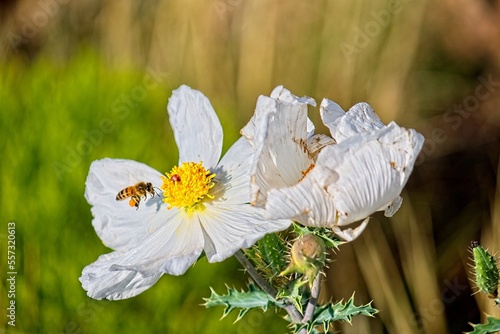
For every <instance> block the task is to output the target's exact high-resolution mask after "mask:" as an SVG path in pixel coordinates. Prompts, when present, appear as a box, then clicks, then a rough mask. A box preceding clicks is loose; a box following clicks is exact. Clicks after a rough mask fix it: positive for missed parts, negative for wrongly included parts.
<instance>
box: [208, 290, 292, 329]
mask: <svg viewBox="0 0 500 334" xmlns="http://www.w3.org/2000/svg"><path fill="white" fill-rule="evenodd" d="M210 291H211V294H210V297H208V298H203V299H204V300H205V303H204V304H203V305H204V306H205V307H207V308H208V307H213V306H224V312H223V314H222V317H223V318H224V317H225V316H226V315H228V314H229V313H230V312H231V311H232V310H234V309H240V312H239V313H238V317H237V318H236V320H235V322H236V321H238V320H240V319H241V318H242V317H243V316H244V315H245V314H246V313H247V312H248V311H249V310H250V309H253V308H261V309H262V310H264V311H266V310H267V308H268V307H269V305H276V306H279V307H282V304H281V303H280V302H278V301H276V300H274V299H273V298H272V297H271V296H269V295H268V294H267V293H265V292H264V291H262V290H260V289H259V288H257V287H256V286H255V285H254V284H252V283H249V284H248V291H243V290H242V291H237V290H236V289H234V288H230V287H228V288H227V294H226V295H219V294H217V293H216V292H215V291H214V290H213V289H212V288H210Z"/></svg>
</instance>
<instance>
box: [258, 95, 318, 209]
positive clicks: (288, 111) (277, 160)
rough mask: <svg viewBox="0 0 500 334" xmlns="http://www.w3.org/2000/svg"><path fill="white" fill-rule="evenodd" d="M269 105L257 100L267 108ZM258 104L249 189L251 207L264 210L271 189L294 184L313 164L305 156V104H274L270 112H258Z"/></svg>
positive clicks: (278, 102)
mask: <svg viewBox="0 0 500 334" xmlns="http://www.w3.org/2000/svg"><path fill="white" fill-rule="evenodd" d="M273 93H274V92H273ZM271 101H272V99H271V98H268V97H262V96H261V97H260V98H259V103H262V104H264V105H266V106H269V105H270V104H272V103H271ZM259 103H258V104H257V110H256V114H259V115H260V117H259V120H260V122H259V124H258V125H257V126H256V132H255V136H254V149H255V155H254V160H253V163H252V168H251V171H250V177H251V184H250V189H251V203H252V204H253V205H256V206H263V205H264V203H265V201H266V197H267V192H268V191H269V190H270V189H272V188H281V187H286V186H290V185H292V184H295V183H297V182H298V181H299V180H300V179H301V178H302V175H303V174H302V172H303V171H305V170H306V169H307V168H308V167H309V166H310V164H311V163H312V161H311V159H310V158H309V156H308V153H307V138H308V134H307V104H305V103H299V102H298V101H297V100H296V101H295V102H293V103H289V102H280V101H276V102H275V105H274V107H273V108H267V109H265V110H259V105H260V104H259ZM258 112H259V113H258Z"/></svg>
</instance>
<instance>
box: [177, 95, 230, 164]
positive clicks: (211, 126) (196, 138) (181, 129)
mask: <svg viewBox="0 0 500 334" xmlns="http://www.w3.org/2000/svg"><path fill="white" fill-rule="evenodd" d="M167 109H168V113H169V115H170V124H171V125H172V129H173V131H174V137H175V142H176V143H177V147H178V148H179V164H180V163H182V162H200V161H203V165H204V166H205V167H206V168H209V169H210V168H214V167H215V166H216V165H217V162H218V161H219V158H220V155H221V152H222V126H221V124H220V122H219V119H218V118H217V115H216V114H215V111H214V109H213V107H212V105H211V104H210V101H209V100H208V98H207V97H206V96H205V95H203V94H202V93H201V92H199V91H197V90H194V89H191V88H189V87H188V86H185V85H182V86H180V87H179V88H178V89H176V90H174V91H173V92H172V97H171V98H170V99H169V101H168V106H167Z"/></svg>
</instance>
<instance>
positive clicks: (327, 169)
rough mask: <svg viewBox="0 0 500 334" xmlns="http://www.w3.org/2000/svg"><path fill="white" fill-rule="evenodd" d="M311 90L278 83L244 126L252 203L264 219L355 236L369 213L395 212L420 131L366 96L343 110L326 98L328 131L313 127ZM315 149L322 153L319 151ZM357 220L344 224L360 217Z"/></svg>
mask: <svg viewBox="0 0 500 334" xmlns="http://www.w3.org/2000/svg"><path fill="white" fill-rule="evenodd" d="M307 104H311V105H314V104H315V103H314V101H313V100H312V99H309V98H298V97H296V96H294V95H292V94H291V93H290V92H289V91H288V90H286V89H284V88H283V87H281V86H279V87H277V88H276V89H275V90H274V91H273V92H272V93H271V96H270V97H265V96H261V97H260V98H259V100H258V102H257V107H256V110H255V115H254V117H253V118H252V120H251V121H250V122H249V124H248V125H247V126H246V127H245V128H243V129H242V134H243V135H244V136H245V137H246V138H247V139H248V140H249V141H250V143H251V144H252V145H253V146H254V149H255V152H256V153H255V156H254V161H253V164H252V169H251V173H250V174H251V193H252V204H253V205H255V206H259V207H263V208H265V210H266V214H265V217H266V218H268V219H285V218H286V219H293V220H296V221H298V222H299V223H301V224H303V225H307V226H313V227H328V228H331V229H332V230H333V232H335V233H336V234H337V235H338V236H340V237H342V238H343V239H345V240H346V241H352V240H354V239H355V238H357V237H358V236H359V235H360V234H361V233H362V231H363V230H364V228H365V227H366V225H367V223H368V220H369V218H368V217H369V215H371V214H372V213H374V212H375V211H385V215H386V216H392V215H393V214H394V213H395V212H396V211H397V210H398V208H399V206H400V205H401V201H402V200H401V197H400V196H399V195H400V193H401V190H402V189H403V187H404V185H405V184H406V182H407V180H408V178H409V176H410V174H411V172H412V169H413V165H414V163H415V160H416V158H417V155H418V153H419V151H420V149H421V147H422V144H423V141H424V138H423V136H422V135H420V134H419V133H418V132H416V131H415V130H412V129H404V128H401V127H399V126H398V125H397V124H396V123H393V122H392V123H390V124H389V125H387V126H385V125H384V124H383V123H382V122H381V121H380V119H379V118H378V116H377V115H376V114H375V113H374V111H373V109H372V108H371V107H370V106H369V105H368V104H367V103H358V104H356V105H355V106H353V107H352V108H351V109H350V110H349V111H348V112H347V113H346V112H344V110H342V108H341V107H340V106H339V105H338V104H336V103H335V102H333V101H330V100H327V99H324V100H323V101H322V103H321V107H320V112H321V117H322V120H323V122H324V123H325V125H326V126H327V127H328V128H329V129H330V132H331V136H332V138H330V137H327V136H324V135H312V131H311V130H312V127H311V126H310V125H309V126H308V125H307V124H308V123H309V121H308V119H307ZM318 152H319V153H318ZM361 220H363V221H362V223H361V224H360V225H359V226H357V227H356V228H354V229H353V228H350V227H347V228H346V226H348V225H350V224H353V223H355V222H358V221H361Z"/></svg>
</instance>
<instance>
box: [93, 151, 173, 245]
mask: <svg viewBox="0 0 500 334" xmlns="http://www.w3.org/2000/svg"><path fill="white" fill-rule="evenodd" d="M138 182H151V183H152V184H153V186H156V187H160V186H161V184H162V181H161V174H160V173H159V172H157V171H156V170H154V169H153V168H151V167H149V166H147V165H145V164H142V163H139V162H136V161H132V160H121V159H102V160H96V161H94V162H92V164H91V165H90V170H89V174H88V176H87V180H86V182H85V198H86V199H87V201H88V202H89V204H90V205H92V208H91V211H92V215H93V216H94V219H93V220H92V225H93V226H94V229H95V230H96V232H97V234H98V235H99V237H100V238H101V240H102V241H103V243H104V244H105V245H106V246H108V247H110V248H112V249H115V250H122V251H124V250H128V249H131V248H134V247H136V246H137V245H139V244H140V243H142V242H143V241H144V240H145V239H146V238H147V237H148V236H149V234H150V233H151V232H152V231H153V230H155V229H156V228H157V226H159V225H161V224H163V223H164V222H165V221H167V220H168V219H169V217H170V215H171V213H170V212H169V211H168V210H166V208H165V205H164V203H163V201H162V200H161V198H160V197H159V195H158V196H156V195H155V197H153V198H151V197H150V196H149V195H148V199H147V200H143V201H141V203H140V205H139V209H137V210H136V208H135V207H130V206H129V204H128V200H123V201H117V200H116V195H117V194H118V192H120V190H122V189H124V188H126V187H128V186H133V185H134V184H136V183H138Z"/></svg>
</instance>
